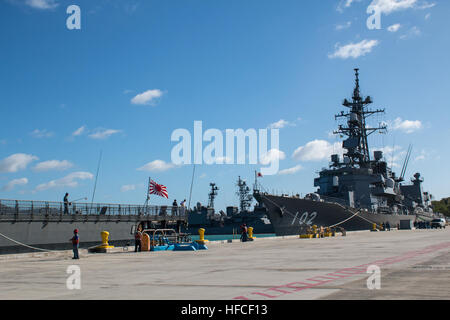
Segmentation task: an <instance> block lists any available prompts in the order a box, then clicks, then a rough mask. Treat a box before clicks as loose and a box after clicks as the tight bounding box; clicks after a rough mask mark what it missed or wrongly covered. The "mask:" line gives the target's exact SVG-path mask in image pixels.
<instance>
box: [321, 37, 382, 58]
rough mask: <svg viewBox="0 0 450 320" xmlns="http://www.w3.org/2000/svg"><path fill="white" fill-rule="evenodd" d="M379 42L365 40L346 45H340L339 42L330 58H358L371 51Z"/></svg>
mask: <svg viewBox="0 0 450 320" xmlns="http://www.w3.org/2000/svg"><path fill="white" fill-rule="evenodd" d="M378 44H379V41H378V40H363V41H361V42H358V43H349V44H347V45H344V46H339V44H337V45H336V50H335V52H334V53H333V54H329V55H328V58H330V59H334V58H341V59H348V58H353V59H356V58H359V57H361V56H364V55H366V54H368V53H370V52H371V51H372V49H373V48H374V47H376V46H377V45H378Z"/></svg>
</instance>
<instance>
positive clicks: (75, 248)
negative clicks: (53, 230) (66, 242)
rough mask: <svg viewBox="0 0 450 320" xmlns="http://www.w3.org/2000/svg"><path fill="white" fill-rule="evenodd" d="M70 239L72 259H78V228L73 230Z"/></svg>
mask: <svg viewBox="0 0 450 320" xmlns="http://www.w3.org/2000/svg"><path fill="white" fill-rule="evenodd" d="M70 241H72V250H73V258H72V259H80V257H79V256H78V246H79V245H80V237H79V236H78V229H75V230H74V231H73V237H72V239H70Z"/></svg>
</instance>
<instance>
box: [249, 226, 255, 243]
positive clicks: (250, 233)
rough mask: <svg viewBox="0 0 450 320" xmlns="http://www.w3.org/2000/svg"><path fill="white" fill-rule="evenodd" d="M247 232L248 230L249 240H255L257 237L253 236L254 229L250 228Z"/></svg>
mask: <svg viewBox="0 0 450 320" xmlns="http://www.w3.org/2000/svg"><path fill="white" fill-rule="evenodd" d="M247 230H248V238H249V239H251V240H255V239H256V237H254V236H253V227H248V228H247Z"/></svg>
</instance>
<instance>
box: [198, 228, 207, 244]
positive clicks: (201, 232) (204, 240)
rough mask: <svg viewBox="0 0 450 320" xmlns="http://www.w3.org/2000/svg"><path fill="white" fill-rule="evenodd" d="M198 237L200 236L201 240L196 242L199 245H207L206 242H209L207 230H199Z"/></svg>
mask: <svg viewBox="0 0 450 320" xmlns="http://www.w3.org/2000/svg"><path fill="white" fill-rule="evenodd" d="M198 235H199V236H200V239H198V240H196V241H195V242H197V243H198V244H205V243H206V242H208V240H206V239H205V229H203V228H200V229H198Z"/></svg>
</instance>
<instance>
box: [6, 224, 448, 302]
mask: <svg viewBox="0 0 450 320" xmlns="http://www.w3.org/2000/svg"><path fill="white" fill-rule="evenodd" d="M206 238H207V236H206ZM208 247H209V250H205V251H196V252H142V253H134V251H133V248H131V247H129V248H127V249H128V251H124V248H115V249H114V252H113V253H108V254H89V253H87V251H85V250H82V251H81V259H80V260H72V259H71V257H72V255H71V252H70V251H62V252H52V253H38V254H23V255H5V256H1V257H0V299H152V300H160V299H164V300H166V299H167V300H179V299H181V300H184V299H186V300H207V299H208V300H209V299H219V300H231V299H238V300H240V299H251V300H256V299H257V300H261V299H263V300H264V299H269V300H297V299H449V297H450V286H449V284H450V272H449V271H450V228H447V229H445V230H413V231H390V232H365V231H364V232H348V233H347V236H346V237H341V236H340V234H338V235H337V236H336V237H331V238H323V239H299V238H298V237H285V238H283V239H273V238H272V239H263V238H261V239H257V240H256V241H254V242H247V243H240V242H233V243H226V242H217V243H214V242H210V243H209V244H208ZM71 265H77V266H79V267H80V271H81V277H80V280H81V289H79V290H77V289H74V290H69V289H68V288H67V286H66V281H67V278H68V277H69V276H70V275H69V274H68V273H67V268H68V267H69V266H71ZM370 265H375V266H378V267H379V270H380V272H381V273H380V285H381V287H380V289H373V290H370V289H368V286H367V279H368V278H369V276H372V275H373V274H368V273H367V267H368V266H370Z"/></svg>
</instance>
